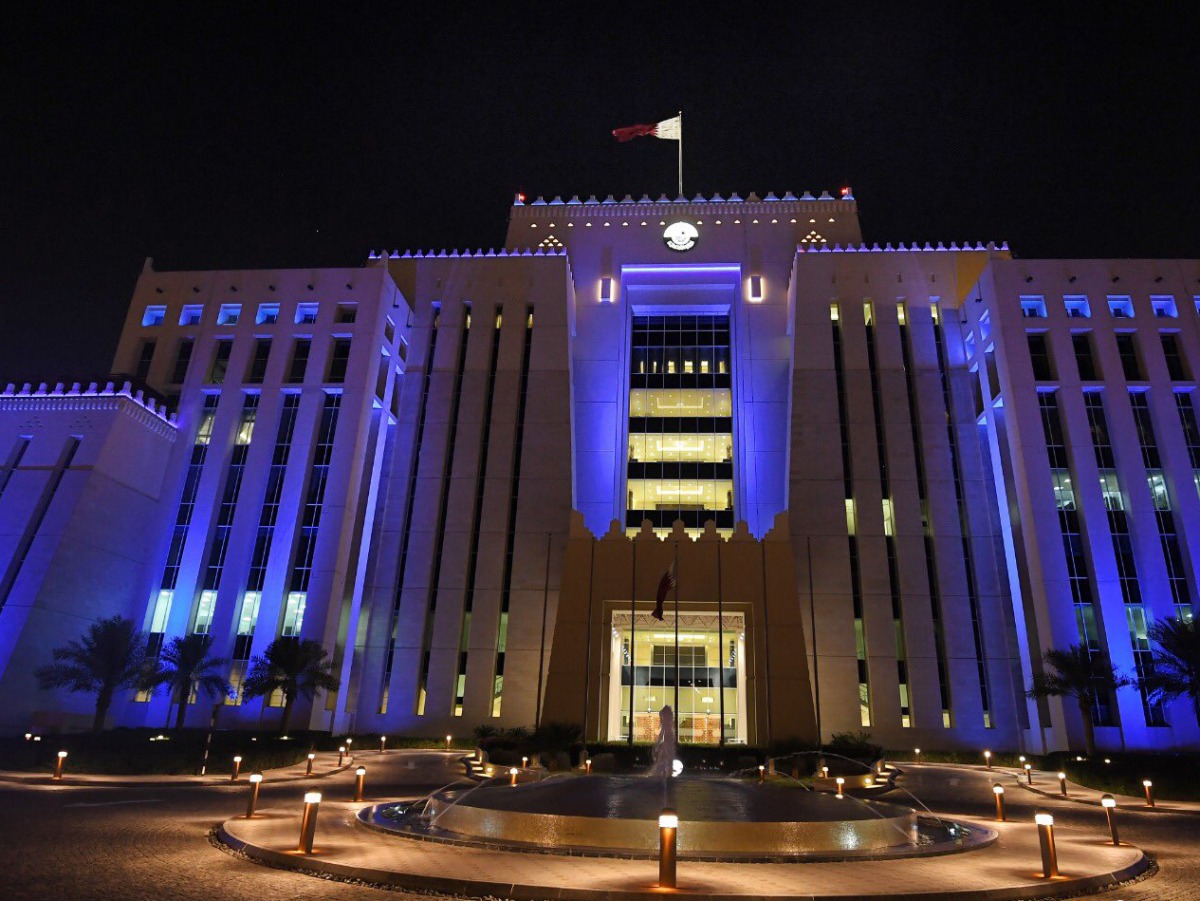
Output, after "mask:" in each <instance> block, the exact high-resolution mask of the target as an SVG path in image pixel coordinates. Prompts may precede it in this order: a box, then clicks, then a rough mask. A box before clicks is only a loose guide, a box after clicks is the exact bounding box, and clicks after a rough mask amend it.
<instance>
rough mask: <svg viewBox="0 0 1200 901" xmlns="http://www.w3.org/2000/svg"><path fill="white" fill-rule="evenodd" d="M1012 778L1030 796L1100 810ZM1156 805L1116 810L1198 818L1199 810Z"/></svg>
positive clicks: (1094, 804) (1081, 800) (1096, 803)
mask: <svg viewBox="0 0 1200 901" xmlns="http://www.w3.org/2000/svg"><path fill="white" fill-rule="evenodd" d="M1013 778H1014V779H1016V780H1017V787H1018V788H1023V789H1024V790H1025V791H1027V792H1030V793H1031V794H1035V795H1041V796H1042V797H1043V798H1051V799H1053V800H1055V801H1070V802H1071V803H1072V804H1079V805H1081V806H1083V807H1095V808H1097V809H1099V808H1100V802H1099V801H1089V800H1088V799H1086V798H1072V797H1071V796H1070V795H1068V796H1067V797H1065V798H1064V797H1063V796H1062V794H1061V793H1060V792H1048V791H1045V790H1044V789H1041V788H1036V787H1035V786H1032V785H1028V784H1027V783H1024V782H1022V781H1021V777H1020V776H1019V775H1017V774H1013ZM1080 787H1081V788H1086V787H1087V786H1080ZM1091 791H1097V789H1091ZM1166 803H1168V804H1170V803H1171V802H1170V801H1168V802H1166ZM1156 804H1157V806H1155V807H1147V806H1146V805H1145V804H1139V805H1137V806H1134V805H1132V804H1126V805H1121V804H1120V803H1119V802H1118V804H1117V810H1120V811H1122V812H1126V813H1128V812H1132V813H1149V814H1158V813H1161V814H1173V815H1175V816H1182V817H1200V810H1187V809H1186V808H1179V807H1164V806H1163V805H1162V802H1156Z"/></svg>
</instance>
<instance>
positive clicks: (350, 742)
mask: <svg viewBox="0 0 1200 901" xmlns="http://www.w3.org/2000/svg"><path fill="white" fill-rule="evenodd" d="M352 744H354V739H353V738H351V737H350V736H349V735H347V736H346V750H347V751H349V750H350V746H351V745H352Z"/></svg>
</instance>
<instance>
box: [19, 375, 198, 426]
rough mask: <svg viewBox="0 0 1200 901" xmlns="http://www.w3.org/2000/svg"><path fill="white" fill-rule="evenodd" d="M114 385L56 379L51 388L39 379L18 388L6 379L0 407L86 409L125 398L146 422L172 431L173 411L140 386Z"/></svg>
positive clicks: (130, 384) (175, 420) (174, 422)
mask: <svg viewBox="0 0 1200 901" xmlns="http://www.w3.org/2000/svg"><path fill="white" fill-rule="evenodd" d="M117 384H118V383H117V382H104V383H103V384H101V383H100V382H89V383H88V384H87V386H86V387H84V385H83V383H82V382H73V383H72V384H71V387H69V388H68V387H66V384H65V383H64V382H58V383H57V384H55V386H54V387H53V388H51V387H50V386H49V383H48V382H39V383H38V385H37V386H36V387H35V386H34V385H33V383H32V382H25V383H24V384H22V385H21V387H20V388H18V387H17V386H16V384H15V383H13V382H9V383H8V384H7V385H5V387H4V390H3V391H0V409H4V408H8V409H12V408H13V407H14V406H16V405H17V404H18V403H19V404H20V405H21V406H35V407H38V408H40V409H58V410H72V409H78V410H85V409H96V408H97V407H96V402H97V401H103V400H105V399H120V398H124V399H125V400H126V401H129V402H130V403H132V404H136V405H137V407H139V408H140V410H141V411H142V412H143V413H144V414H146V415H147V416H148V417H149V419H148V422H156V423H157V424H158V425H163V426H169V427H170V428H171V431H172V432H173V431H174V429H175V426H176V423H177V416H176V414H175V413H173V412H171V411H169V410H168V409H167V408H166V407H165V406H164V405H163V404H161V403H159V402H158V401H156V400H155V399H154V398H153V397H146V395H145V392H143V391H142V390H141V389H140V388H139V389H137V390H134V388H133V384H132V383H131V382H121V383H120V387H117ZM21 402H24V403H21ZM110 403H111V400H110ZM106 406H108V405H106Z"/></svg>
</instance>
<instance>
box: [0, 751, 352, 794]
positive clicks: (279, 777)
mask: <svg viewBox="0 0 1200 901" xmlns="http://www.w3.org/2000/svg"><path fill="white" fill-rule="evenodd" d="M360 756H362V757H368V756H369V755H360ZM67 760H68V765H67V767H66V768H65V770H64V772H63V777H62V779H55V778H54V774H53V773H51V772H45V773H37V772H27V771H24V770H0V782H18V783H22V784H25V785H86V786H91V787H106V788H143V787H150V786H176V785H209V786H214V787H216V786H223V785H229V784H230V778H229V777H230V775H231V773H232V767H233V763H232V761H230V760H220V761H213V764H212V765H211V766H210V767H209V772H208V774H207V775H205V776H169V775H164V774H151V775H145V776H97V775H92V774H86V773H78V774H76V773H72V772H71V769H70V764H69V761H70V758H67ZM355 765H356V764H355V760H354V757H352V756H350V755H345V756H344V757H343V759H342V762H341V763H340V764H339V763H338V755H337V753H336V752H328V751H321V752H317V756H316V758H315V759H314V760H313V770H312V775H311V776H310V775H308V773H307V769H308V764H307V762H301V763H297V764H296V765H295V766H286V767H277V768H275V769H268V770H264V771H263V776H264V778H266V779H269V780H270V781H272V782H295V781H298V780H303V779H320V778H322V777H325V776H332V775H334V774H336V773H341V772H344V771H346V770H348V769H350V768H352V767H354V766H355ZM250 773H251V770H248V769H242V771H241V774H240V776H239V779H238V781H239V782H240V783H242V784H243V785H245V784H247V782H246V779H247V777H248V776H249V775H250Z"/></svg>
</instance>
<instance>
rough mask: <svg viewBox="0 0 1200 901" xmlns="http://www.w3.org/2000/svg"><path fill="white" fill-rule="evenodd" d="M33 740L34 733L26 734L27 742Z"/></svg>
mask: <svg viewBox="0 0 1200 901" xmlns="http://www.w3.org/2000/svg"><path fill="white" fill-rule="evenodd" d="M32 738H33V733H32V732H26V733H25V740H26V741H30V740H32Z"/></svg>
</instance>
